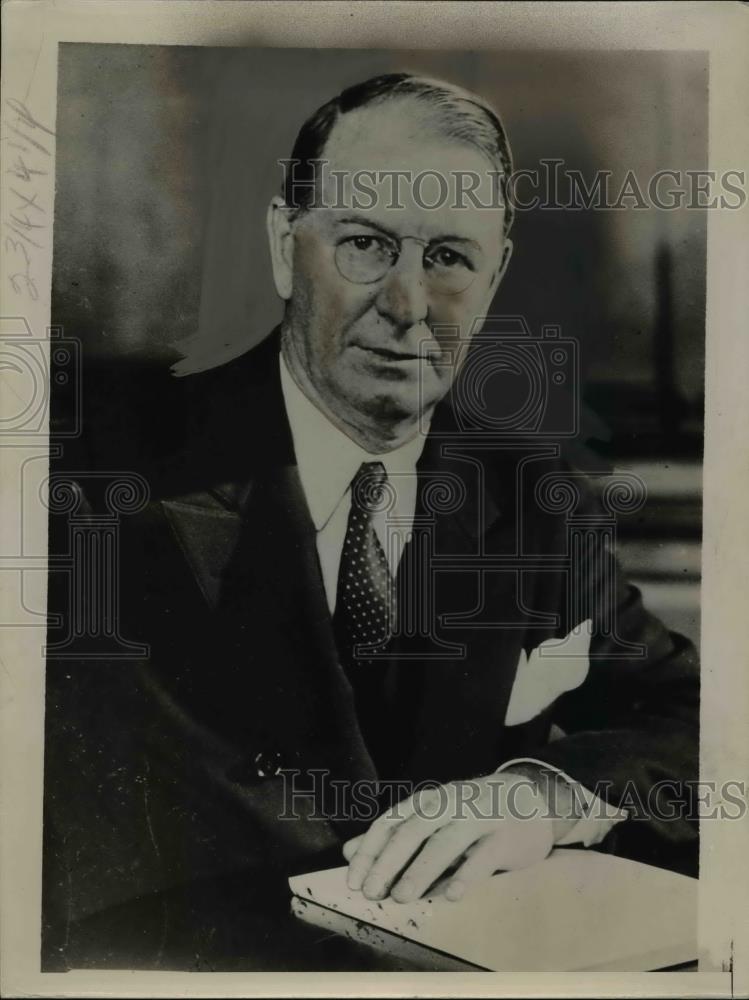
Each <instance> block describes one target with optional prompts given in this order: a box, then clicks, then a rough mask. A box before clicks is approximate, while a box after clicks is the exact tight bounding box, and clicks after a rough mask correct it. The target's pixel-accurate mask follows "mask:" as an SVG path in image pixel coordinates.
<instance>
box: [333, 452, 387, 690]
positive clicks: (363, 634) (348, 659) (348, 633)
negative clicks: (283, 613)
mask: <svg viewBox="0 0 749 1000" xmlns="http://www.w3.org/2000/svg"><path fill="white" fill-rule="evenodd" d="M387 485H388V484H387V473H386V472H385V467H384V466H383V465H382V463H381V462H363V463H362V465H361V466H360V467H359V471H358V472H357V473H356V475H355V476H354V478H353V480H352V481H351V510H350V512H349V518H348V525H347V527H346V536H345V538H344V540H343V550H342V552H341V561H340V565H339V569H338V590H337V594H336V607H335V615H334V624H335V630H336V638H337V641H338V648H339V652H340V654H341V659H342V660H343V665H344V667H345V668H346V669H347V672H348V673H349V676H350V677H351V673H352V671H353V672H354V673H355V674H356V675H357V676H359V675H361V673H362V672H363V671H367V672H370V671H371V668H373V667H376V666H379V665H382V663H383V661H382V660H377V659H372V658H371V657H368V656H367V652H366V647H367V646H378V645H380V644H381V643H384V642H386V641H387V639H389V638H390V636H391V635H392V633H393V630H394V628H395V584H394V581H393V578H392V577H391V575H390V567H389V566H388V561H387V557H386V555H385V552H384V550H383V548H382V545H381V544H380V540H379V538H378V537H377V533H376V531H375V529H374V523H373V518H374V515H375V514H376V513H377V512H378V511H382V510H385V509H386V508H387V507H388V499H389V498H388V490H387ZM357 647H359V648H357ZM362 647H364V648H362ZM375 673H377V671H376V670H375Z"/></svg>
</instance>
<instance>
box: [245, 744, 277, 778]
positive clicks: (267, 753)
mask: <svg viewBox="0 0 749 1000" xmlns="http://www.w3.org/2000/svg"><path fill="white" fill-rule="evenodd" d="M252 764H253V767H254V769H255V775H256V777H258V778H274V777H275V776H276V775H277V774H280V772H281V768H282V767H283V760H282V758H281V754H280V753H278V752H277V751H275V750H261V751H260V752H259V753H256V754H255V756H254V757H253V758H252Z"/></svg>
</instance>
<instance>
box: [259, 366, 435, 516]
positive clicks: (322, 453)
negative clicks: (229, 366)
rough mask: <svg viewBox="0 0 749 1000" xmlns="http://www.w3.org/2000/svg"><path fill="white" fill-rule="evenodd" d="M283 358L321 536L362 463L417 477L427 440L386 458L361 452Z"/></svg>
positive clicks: (305, 480)
mask: <svg viewBox="0 0 749 1000" xmlns="http://www.w3.org/2000/svg"><path fill="white" fill-rule="evenodd" d="M279 357H280V367H281V389H282V392H283V398H284V404H285V406H286V415H287V417H288V420H289V426H290V428H291V435H292V438H293V441H294V452H295V454H296V462H297V467H298V469H299V478H300V479H301V481H302V488H303V489H304V495H305V497H306V500H307V505H308V506H309V510H310V514H311V516H312V520H313V522H314V525H315V529H316V530H317V531H321V530H322V528H324V527H325V525H326V524H327V522H328V521H329V520H330V517H331V515H332V514H333V511H334V510H335V509H336V507H337V506H338V504H339V503H340V501H341V497H342V496H343V495H344V493H345V492H346V490H347V489H348V488H349V486H350V484H351V480H352V479H353V478H354V476H355V475H356V473H357V471H358V469H359V466H360V465H361V464H362V462H382V464H383V465H384V466H385V471H386V472H387V474H388V476H390V477H392V475H393V474H394V473H396V472H397V473H401V474H402V473H404V472H415V470H416V463H417V462H418V460H419V458H420V456H421V452H422V451H423V449H424V442H425V441H426V435H425V434H424V432H423V431H421V430H420V431H419V433H418V434H417V435H416V437H414V438H413V439H412V440H411V441H408V442H407V443H406V444H403V445H401V446H400V447H399V448H395V449H394V450H393V451H389V452H386V453H385V454H382V455H373V454H372V453H371V452H369V451H365V450H364V449H363V448H360V447H359V445H358V444H356V442H355V441H352V440H351V438H350V437H348V435H346V434H344V433H343V431H341V430H339V429H338V428H337V427H336V426H335V424H333V423H331V421H330V420H329V419H328V418H327V417H326V416H325V414H324V413H323V412H322V410H319V409H318V408H317V407H316V406H315V405H314V403H312V402H311V401H310V400H309V399H308V398H307V396H305V394H304V393H303V392H302V390H301V389H300V388H299V386H298V385H297V383H296V382H295V381H294V379H293V377H292V375H291V372H290V371H289V369H288V367H287V365H286V362H285V361H284V358H283V354H280V355H279Z"/></svg>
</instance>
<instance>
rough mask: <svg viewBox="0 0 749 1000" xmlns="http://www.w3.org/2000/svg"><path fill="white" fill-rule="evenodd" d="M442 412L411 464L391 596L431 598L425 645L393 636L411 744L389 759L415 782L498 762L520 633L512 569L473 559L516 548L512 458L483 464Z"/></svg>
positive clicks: (443, 778) (481, 457)
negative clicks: (413, 484) (412, 487)
mask: <svg viewBox="0 0 749 1000" xmlns="http://www.w3.org/2000/svg"><path fill="white" fill-rule="evenodd" d="M449 419H450V414H449V413H447V414H445V412H444V410H443V412H442V414H440V417H439V418H438V420H439V422H436V425H433V431H432V434H431V436H430V439H429V440H428V442H427V447H426V448H425V451H424V454H423V456H422V460H421V461H420V463H419V498H418V503H417V510H416V519H415V525H414V539H413V542H412V544H411V545H410V546H409V547H408V549H407V551H406V553H405V554H404V561H403V564H402V566H401V571H400V573H399V596H401V594H403V593H405V594H408V593H409V592H411V593H418V594H419V595H420V596H421V597H422V604H423V603H426V602H424V600H423V598H424V596H425V595H426V594H429V595H430V596H429V601H430V602H431V603H432V604H433V612H432V614H431V621H430V622H429V623H427V622H425V623H424V624H423V626H422V628H421V630H420V631H421V632H422V633H424V632H425V631H426V632H427V633H428V634H429V636H430V640H431V641H430V643H429V644H428V645H430V646H431V648H425V647H424V645H423V635H422V637H421V638H419V639H418V641H417V637H410V638H408V637H407V638H401V639H400V640H399V642H398V643H397V654H396V655H397V656H399V657H401V658H400V659H398V660H397V661H396V663H397V667H396V669H397V676H398V682H397V687H398V689H399V690H400V692H401V697H402V698H404V699H407V701H408V706H409V707H408V715H409V717H410V726H409V728H408V732H409V735H410V744H409V746H408V747H406V748H404V753H403V754H402V756H401V760H400V761H399V763H398V765H397V766H398V770H399V771H404V772H406V773H408V775H409V777H411V778H412V779H413V780H417V781H418V780H426V779H431V780H439V781H446V780H451V779H456V778H467V777H472V776H475V775H477V774H480V773H484V772H485V771H487V770H490V769H492V768H493V767H496V766H498V764H499V762H500V761H499V759H498V753H499V746H500V736H501V733H502V730H503V719H504V714H505V710H506V705H507V703H508V701H509V697H510V692H511V689H512V684H513V682H514V678H515V673H516V669H517V662H518V657H519V653H520V648H521V645H522V639H523V635H524V630H523V619H524V616H523V613H522V609H521V607H520V602H519V599H518V593H517V587H518V581H517V575H516V573H515V572H514V571H513V572H503V573H497V572H495V573H486V572H482V571H480V570H479V569H478V568H477V567H476V561H477V560H478V559H480V558H481V557H482V556H485V555H487V554H489V553H495V554H498V553H504V554H507V555H511V554H513V552H514V550H515V547H516V531H515V518H514V499H513V497H514V470H513V465H514V463H512V462H511V461H508V462H506V463H501V462H500V463H499V464H498V463H497V456H496V455H494V454H492V456H491V460H489V461H487V460H486V459H487V452H485V451H482V450H481V448H480V447H474V448H473V449H472V448H471V446H470V443H467V442H465V441H463V442H461V441H458V440H457V439H456V437H455V436H454V434H450V433H449V431H450V424H449ZM490 477H491V478H490ZM419 549H421V553H420V552H419ZM427 553H428V554H427ZM415 562H416V563H418V565H414V563H415ZM513 608H514V609H515V610H516V613H515V621H514V623H513V624H514V627H512V624H510V627H508V628H498V627H497V625H496V621H497V618H498V617H500V616H501V615H503V614H504V615H507V610H508V609H513ZM510 618H512V613H510ZM492 624H493V627H491V626H492ZM508 624H509V623H508ZM419 643H421V644H422V650H423V655H421V656H419V655H418V645H419ZM404 654H405V657H406V658H402V657H403V656H404ZM410 657H412V658H410ZM405 692H407V695H406V694H405ZM405 723H406V720H405V719H401V720H400V724H401V725H405ZM447 734H449V738H446V735H447Z"/></svg>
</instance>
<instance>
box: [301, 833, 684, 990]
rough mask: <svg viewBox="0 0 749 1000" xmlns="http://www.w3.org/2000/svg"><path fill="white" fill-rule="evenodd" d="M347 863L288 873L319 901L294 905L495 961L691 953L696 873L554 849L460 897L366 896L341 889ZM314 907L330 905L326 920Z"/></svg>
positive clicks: (628, 959)
mask: <svg viewBox="0 0 749 1000" xmlns="http://www.w3.org/2000/svg"><path fill="white" fill-rule="evenodd" d="M346 871H347V868H346V866H343V867H342V868H333V869H328V870H326V871H319V872H312V873H310V874H308V875H297V876H295V877H293V878H291V879H289V886H290V888H291V891H292V893H294V895H295V896H297V897H299V899H300V900H306V901H307V902H308V903H313V904H317V906H316V907H315V910H316V911H317V912H316V913H313V914H311V915H310V914H307V913H304V914H303V913H302V912H300V908H299V906H298V905H297V906H296V907H295V912H296V913H297V914H298V915H300V916H304V919H310V920H311V921H312V922H314V923H319V924H323V925H326V926H327V925H328V924H329V925H330V926H331V928H332V929H336V930H339V929H340V921H339V920H334V918H333V914H335V915H336V916H337V915H339V914H345V915H346V916H348V917H352V918H354V919H355V920H357V921H361V922H363V923H364V924H367V925H373V926H375V927H379V928H382V929H384V930H387V931H390V932H392V933H395V934H398V935H401V936H402V937H404V938H408V939H410V940H412V941H416V942H418V943H420V944H422V945H424V946H426V947H428V948H432V949H435V950H437V951H440V952H444V953H446V954H448V955H452V956H455V957H456V958H460V959H462V960H463V961H466V962H470V963H472V964H474V965H478V966H481V967H483V968H486V969H492V970H496V971H518V972H530V971H539V972H540V971H584V970H587V971H589V970H604V969H605V970H616V971H648V970H651V969H657V968H663V967H665V966H668V965H676V964H679V963H682V962H688V961H691V960H693V959H696V957H697V939H696V935H697V881H696V879H691V878H688V877H686V876H684V875H675V874H674V873H672V872H668V871H664V870H662V869H660V868H653V867H651V866H649V865H643V864H639V863H637V862H634V861H628V860H626V859H624V858H618V857H614V856H612V855H608V854H599V853H596V852H593V851H580V850H557V851H554V852H553V853H552V854H551V856H550V857H549V858H547V859H546V860H545V861H543V862H541V863H540V864H537V865H534V866H532V867H530V868H525V869H522V870H520V871H514V872H502V873H500V874H497V875H494V876H493V877H492V878H491V879H488V880H486V881H484V882H482V883H479V884H478V885H476V886H474V887H473V888H472V889H471V890H469V891H468V892H467V893H466V895H465V896H464V897H463V899H462V900H461V901H460V902H457V903H455V902H451V901H450V900H448V899H446V898H445V897H444V895H442V894H441V891H440V888H441V887H440V885H439V884H438V885H437V886H436V887H435V891H434V893H433V894H431V895H430V896H428V897H426V898H423V899H420V900H417V901H415V902H413V903H396V902H395V901H394V900H392V899H390V898H388V899H384V900H382V901H379V902H375V901H372V900H368V899H366V898H365V897H364V896H363V895H362V893H361V892H352V891H351V890H349V889H348V887H347V886H346ZM318 907H324V908H327V909H328V910H329V911H332V914H331V920H333V923H330V922H329V921H326V917H325V912H324V910H319V909H318ZM307 909H310V907H307ZM613 914H616V917H615V919H612V915H613ZM360 936H361V939H362V940H363V941H370V942H371V935H369V934H368V933H367V932H366V931H364V932H363V933H362V934H361V935H360Z"/></svg>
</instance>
